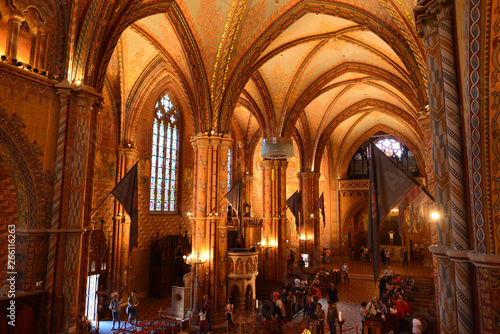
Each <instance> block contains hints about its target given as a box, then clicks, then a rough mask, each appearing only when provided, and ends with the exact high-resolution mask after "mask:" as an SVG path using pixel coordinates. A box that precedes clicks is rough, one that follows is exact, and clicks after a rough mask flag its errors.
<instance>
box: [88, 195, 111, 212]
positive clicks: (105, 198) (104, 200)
mask: <svg viewBox="0 0 500 334" xmlns="http://www.w3.org/2000/svg"><path fill="white" fill-rule="evenodd" d="M111 191H113V190H111ZM111 191H110V192H109V193H108V194H107V195H106V197H104V199H103V200H102V202H101V204H99V205H98V206H97V208H96V209H95V210H94V212H92V215H91V216H90V218H92V217H94V215H95V213H96V212H97V210H99V208H100V207H101V206H102V205H103V204H104V202H106V200H107V199H108V197H109V195H111Z"/></svg>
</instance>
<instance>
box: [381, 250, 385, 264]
mask: <svg viewBox="0 0 500 334" xmlns="http://www.w3.org/2000/svg"><path fill="white" fill-rule="evenodd" d="M380 259H381V260H382V264H383V265H384V266H385V261H386V260H385V249H383V248H380Z"/></svg>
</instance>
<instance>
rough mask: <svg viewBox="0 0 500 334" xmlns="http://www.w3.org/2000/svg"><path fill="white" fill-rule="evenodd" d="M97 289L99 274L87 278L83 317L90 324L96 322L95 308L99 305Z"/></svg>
mask: <svg viewBox="0 0 500 334" xmlns="http://www.w3.org/2000/svg"><path fill="white" fill-rule="evenodd" d="M98 287H99V274H96V275H90V276H88V277H87V299H86V302H85V315H86V316H87V317H88V318H89V320H90V321H92V323H94V322H96V320H97V307H98V305H99V298H98V296H97V290H98Z"/></svg>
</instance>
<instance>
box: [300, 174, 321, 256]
mask: <svg viewBox="0 0 500 334" xmlns="http://www.w3.org/2000/svg"><path fill="white" fill-rule="evenodd" d="M298 176H299V183H300V190H301V194H302V213H303V216H304V217H303V221H302V226H301V229H300V238H299V250H300V252H301V253H302V252H303V253H306V254H309V260H310V265H319V264H321V225H320V216H319V208H318V207H317V206H316V203H317V201H318V198H319V177H320V176H321V174H320V173H318V172H311V171H308V172H300V173H299V175H298Z"/></svg>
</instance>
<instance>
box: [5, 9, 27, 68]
mask: <svg viewBox="0 0 500 334" xmlns="http://www.w3.org/2000/svg"><path fill="white" fill-rule="evenodd" d="M23 21H24V18H23V16H22V15H21V13H17V12H14V13H11V14H10V17H9V21H8V31H7V45H6V47H5V54H6V55H7V57H9V58H10V59H14V58H16V57H17V47H18V44H19V29H20V28H21V23H22V22H23Z"/></svg>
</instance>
